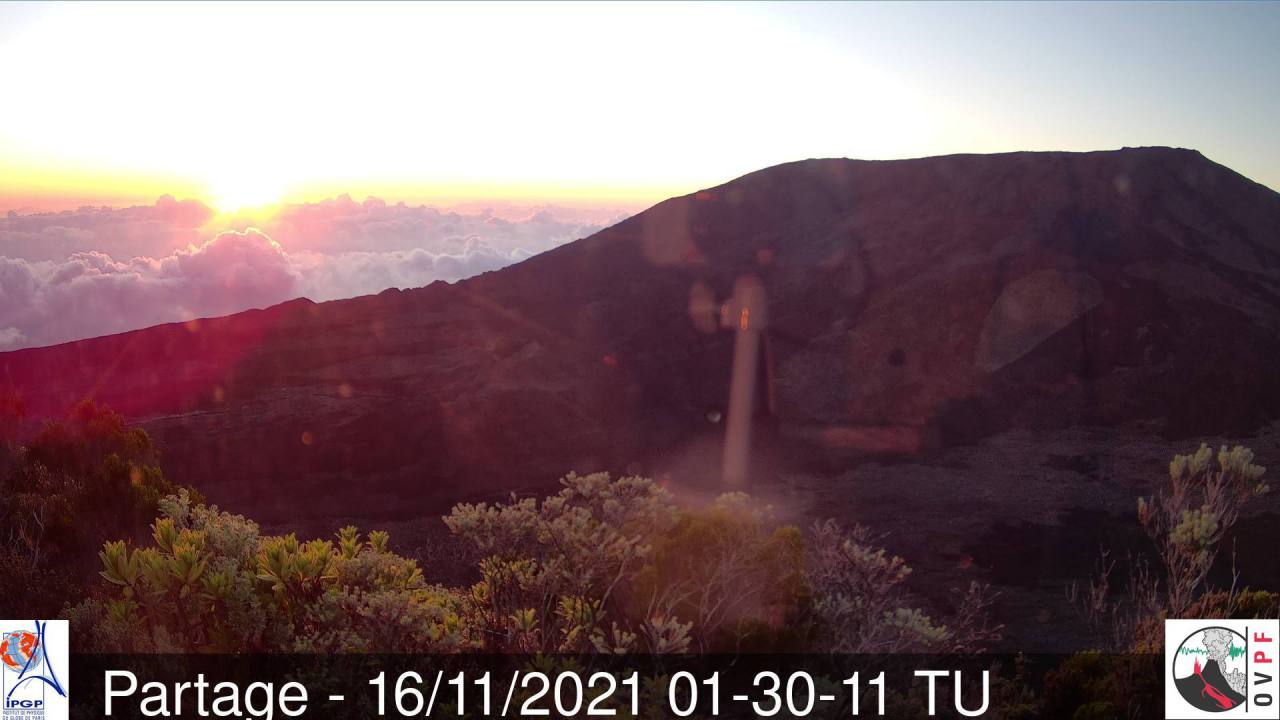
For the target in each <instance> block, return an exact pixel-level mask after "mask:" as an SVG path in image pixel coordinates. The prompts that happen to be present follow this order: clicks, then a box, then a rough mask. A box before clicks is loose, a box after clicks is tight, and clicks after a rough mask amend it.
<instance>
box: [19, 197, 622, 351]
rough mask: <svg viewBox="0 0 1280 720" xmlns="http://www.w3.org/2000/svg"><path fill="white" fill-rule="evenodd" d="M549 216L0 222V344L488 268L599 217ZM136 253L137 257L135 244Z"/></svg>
mask: <svg viewBox="0 0 1280 720" xmlns="http://www.w3.org/2000/svg"><path fill="white" fill-rule="evenodd" d="M557 218H558V214H557V213H556V212H555V211H548V210H541V211H536V212H531V213H530V214H529V215H527V217H525V218H524V219H520V220H512V219H504V218H500V217H497V216H496V215H494V214H493V213H491V212H487V211H482V212H477V213H458V212H449V211H441V210H437V209H434V208H429V207H410V206H405V205H403V204H401V205H387V204H386V203H383V202H381V201H379V200H376V199H370V200H367V201H365V202H364V203H356V202H354V201H352V200H351V199H350V198H347V197H345V196H344V197H341V198H338V199H336V200H328V201H325V202H323V203H313V204H307V205H296V206H290V207H288V208H285V209H284V210H282V211H281V212H280V213H279V214H278V215H277V216H275V217H274V218H271V219H269V220H268V221H266V222H264V223H262V226H261V229H257V228H244V229H243V230H224V231H222V232H217V233H216V234H215V233H214V232H213V230H212V229H211V228H210V227H209V225H208V223H209V221H210V213H209V212H208V210H207V209H205V208H204V206H202V205H200V204H199V203H192V202H186V201H184V202H175V201H174V200H173V199H172V198H162V199H161V200H160V201H159V202H158V203H157V204H156V205H154V206H145V207H136V208H126V209H119V210H111V209H106V208H82V209H80V210H77V211H73V212H66V213H53V214H41V215H12V214H11V215H10V216H9V217H6V218H0V350H12V349H17V348H21V347H30V346H38V345H49V344H54V343H59V342H65V341H69V340H75V339H79V338H84V337H91V336H96V335H106V334H111V333H117V332H122V331H126V330H131V329H136V328H140V327H147V326H150V325H155V324H159V323H164V322H174V321H180V320H188V319H191V318H194V317H208V316H216V315H225V314H228V313H233V312H238V311H240V310H245V309H248V308H253V307H263V306H267V305H272V304H275V303H279V302H283V301H285V300H288V299H291V298H294V297H298V296H306V297H310V298H311V299H313V300H316V301H324V300H333V299H338V298H345V297H353V296H357V295H363V294H369V293H376V292H380V291H382V290H385V289H386V288H389V287H400V288H407V287H419V286H422V285H427V284H429V283H431V282H433V281H435V280H446V281H455V280H459V279H462V278H466V277H470V276H472V275H476V274H479V273H482V272H486V271H489V270H496V269H498V268H501V267H503V266H506V265H509V264H511V263H513V262H518V261H520V260H523V259H525V258H527V257H529V256H531V255H533V254H536V253H538V252H542V251H544V250H547V249H550V248H552V247H555V246H556V245H559V244H561V243H564V242H568V241H570V240H573V239H576V238H578V237H583V236H586V235H589V234H591V233H592V232H594V231H596V230H597V229H599V227H600V226H599V225H596V224H592V223H588V222H583V221H580V220H570V221H562V220H559V219H557ZM139 250H141V251H143V252H135V251H139Z"/></svg>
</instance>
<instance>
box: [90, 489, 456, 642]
mask: <svg viewBox="0 0 1280 720" xmlns="http://www.w3.org/2000/svg"><path fill="white" fill-rule="evenodd" d="M161 505H162V511H163V517H161V518H159V519H157V520H156V522H155V523H154V524H153V525H152V540H153V545H151V546H150V547H146V548H142V549H130V548H129V547H128V546H127V544H126V543H124V542H123V541H116V542H111V543H107V544H106V546H105V547H104V548H103V550H102V553H101V554H100V555H99V557H100V559H101V561H102V566H103V570H102V573H101V575H102V577H103V579H105V580H106V581H107V582H108V583H109V584H110V585H111V588H112V592H110V593H109V594H108V595H107V597H105V598H102V599H95V600H91V601H88V602H86V603H83V604H81V605H80V606H79V607H77V608H76V609H75V610H74V611H73V619H74V620H76V621H77V623H78V624H81V625H82V626H92V627H93V628H94V629H93V632H92V633H91V635H90V637H89V638H88V642H87V643H86V644H87V645H88V646H89V647H87V648H85V649H88V650H98V651H124V652H452V651H457V650H461V649H465V648H468V647H474V646H475V641H474V639H473V638H472V637H471V636H470V635H469V634H468V625H467V623H466V622H464V621H463V618H462V616H461V613H462V611H463V608H464V606H465V598H464V597H462V596H461V595H460V594H458V593H456V592H453V591H450V590H447V589H444V588H440V587H437V586H431V585H428V584H427V583H426V582H424V581H423V578H422V572H421V571H420V570H419V568H418V566H417V563H416V562H414V561H413V560H409V559H405V558H402V557H400V556H398V555H395V554H394V553H392V552H391V551H390V550H389V549H388V543H389V538H388V536H387V534H386V533H382V532H373V533H370V534H369V536H368V537H367V538H365V537H362V536H361V535H360V533H359V531H358V530H357V529H356V528H354V527H347V528H344V529H343V530H341V531H340V532H339V533H338V534H337V536H336V538H335V540H334V541H331V540H312V541H309V542H300V541H299V540H298V539H297V537H295V536H294V535H286V536H282V537H265V536H262V535H261V534H260V533H259V531H258V526H257V525H256V524H255V523H253V522H252V521H250V520H247V519H245V518H243V517H241V516H239V515H231V514H229V513H224V512H220V511H219V510H218V509H217V508H216V507H205V506H203V505H195V504H193V503H192V500H191V497H190V495H189V494H188V493H186V492H185V491H184V492H181V493H180V494H179V495H178V496H176V497H171V498H168V499H166V500H165V501H164V502H162V504H161Z"/></svg>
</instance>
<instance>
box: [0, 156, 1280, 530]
mask: <svg viewBox="0 0 1280 720" xmlns="http://www.w3.org/2000/svg"><path fill="white" fill-rule="evenodd" d="M744 276H754V277H757V278H759V279H760V281H761V282H762V283H763V285H764V288H765V292H766V293H767V294H768V301H769V325H768V327H767V329H766V330H765V343H764V362H763V363H762V364H761V367H762V368H763V369H762V371H761V373H760V377H759V388H760V389H759V397H760V400H761V402H759V403H757V407H758V408H759V411H758V415H759V418H758V420H759V422H758V432H757V433H756V435H755V437H756V445H757V447H758V448H759V451H760V454H761V462H760V464H759V465H758V466H757V467H758V469H759V470H760V472H766V471H767V472H771V473H777V472H787V471H790V470H795V469H799V468H804V469H806V470H807V471H811V470H814V469H817V470H820V471H822V472H831V473H840V472H844V471H845V470H846V469H847V468H848V467H851V466H852V465H853V464H856V463H858V462H860V461H863V460H865V459H867V458H868V457H871V458H876V459H880V460H883V459H884V458H885V457H895V456H902V455H911V456H921V455H927V454H928V453H931V452H941V451H945V450H946V449H947V448H952V447H959V446H964V445H968V444H972V443H975V442H978V441H981V440H982V439H983V438H987V437H990V436H992V435H993V434H995V433H999V432H1004V431H1007V430H1011V429H1027V430H1037V431H1039V430H1050V431H1051V430H1054V429H1063V428H1072V427H1122V426H1123V427H1141V428H1143V429H1144V432H1147V433H1148V434H1154V435H1159V436H1163V437H1167V438H1191V437H1198V436H1201V435H1230V434H1239V433H1244V432H1249V431H1251V430H1252V429H1254V428H1257V427H1260V426H1261V425H1263V424H1264V423H1266V422H1267V421H1268V420H1270V419H1274V418H1276V417H1277V416H1280V373H1276V372H1275V363H1276V358H1277V357H1280V195H1277V194H1276V193H1275V192H1273V191H1271V190H1268V189H1266V188H1264V187H1262V186H1260V185H1258V184H1256V183H1253V182H1251V181H1249V180H1248V179H1246V178H1244V177H1242V176H1240V175H1238V174H1236V173H1234V172H1232V171H1231V170H1229V169H1227V168H1224V167H1222V166H1220V165H1217V164H1214V163H1213V162H1210V161H1209V160H1207V159H1205V158H1204V157H1202V156H1201V155H1199V154H1198V153H1196V152H1193V151H1187V150H1172V149H1163V148H1145V149H1126V150H1121V151H1115V152H1098V153H1080V154H1077V153H1013V154H1005V155H987V156H978V155H966V156H949V157H937V158H927V159H920V160H902V161H886V162H864V161H854V160H808V161H803V162H796V163H790V164H786V165H780V166H777V167H773V168H769V169H766V170H761V171H759V172H756V173H752V174H750V175H747V176H744V177H742V178H739V179H737V180H734V181H732V182H730V183H727V184H725V185H722V186H720V187H716V188H712V189H708V190H704V191H700V192H698V193H695V194H692V195H688V196H684V197H678V198H673V199H670V200H667V201H665V202H662V203H660V204H658V205H656V206H654V207H653V208H651V209H649V210H647V211H645V212H643V213H641V214H639V215H637V216H635V217H632V218H630V219H628V220H626V221H624V222H622V223H619V224H618V225H615V226H613V227H611V228H609V229H607V230H604V231H602V232H600V233H597V234H596V235H593V236H591V237H588V238H585V239H582V240H579V241H577V242H575V243H571V244H569V245H566V246H563V247H560V248H558V249H556V250H552V251H550V252H547V253H544V254H542V255H539V256H537V257H534V258H531V259H530V260H528V261H525V262H523V263H521V264H519V265H516V266H513V267H510V268H507V269H505V270H501V271H498V272H493V273H487V274H485V275H483V276H480V277H477V278H473V279H471V280H467V281H464V282H460V283H458V284H456V285H445V284H442V283H438V284H434V285H431V286H429V287H426V288H421V289H417V290H410V291H403V292H401V291H388V292H384V293H381V294H379V295H376V296H369V297H362V298H356V299H353V300H345V301H338V302H330V303H323V304H315V303H311V302H310V301H307V300H298V301H293V302H290V303H285V304H283V305H280V306H276V307H273V308H268V309H266V310H260V311H251V312H247V313H241V314H238V315H233V316H229V317H225V318H217V319H211V320H200V321H192V322H189V323H185V324H176V325H167V326H160V327H155V328H150V329H147V330H141V331H137V332H132V333H126V334H123V335H116V336H111V337H105V338H97V339H93V340H84V341H80V342H75V343H69V344H66V345H60V346H56V347H50V348H40V349H32V350H23V351H18V352H13V353H5V354H0V385H6V384H7V385H9V386H11V387H12V388H14V389H16V391H17V392H19V393H21V394H22V395H23V397H24V399H25V402H26V405H27V407H28V410H29V411H30V412H31V414H32V415H34V416H37V417H39V416H56V415H58V414H60V413H63V412H65V411H66V409H67V408H68V407H69V406H71V405H72V404H74V403H75V402H77V401H79V400H81V399H83V398H87V397H93V398H96V399H97V400H99V401H100V402H104V403H106V404H108V405H110V406H112V407H113V408H116V409H118V410H120V411H122V412H124V413H125V414H126V415H128V416H131V417H133V418H135V419H138V420H141V421H142V422H143V423H144V424H145V426H146V427H147V428H148V429H149V430H151V431H152V432H153V433H154V434H155V435H156V437H157V438H158V440H159V442H160V444H161V447H162V448H163V452H164V454H165V464H166V469H167V471H168V472H169V473H170V474H171V475H172V476H173V477H174V478H175V479H179V480H181V481H183V482H191V483H194V484H196V485H197V486H200V487H202V488H203V489H205V490H206V491H207V493H208V494H209V495H210V497H211V498H213V499H214V500H216V501H219V502H221V503H223V504H225V505H229V506H231V507H232V508H234V509H236V510H239V511H243V512H248V513H251V514H254V515H257V516H259V517H263V518H264V519H267V520H271V519H275V520H278V521H288V522H298V523H305V522H307V521H308V520H309V519H319V518H333V517H338V516H359V517H366V518H369V517H385V518H394V517H406V516H411V515H413V514H416V513H421V512H423V511H425V510H435V509H438V508H440V507H442V506H447V504H449V503H450V502H452V501H454V500H456V499H458V498H459V497H464V496H465V497H476V496H482V495H484V494H486V493H505V492H506V491H508V490H512V489H523V488H528V487H533V486H545V485H546V484H547V483H548V482H554V480H555V478H557V477H558V476H559V475H561V474H562V473H563V472H565V471H567V470H570V469H582V470H589V469H599V468H608V469H613V470H615V471H626V470H631V471H639V472H646V473H654V474H661V473H663V472H669V473H672V474H673V475H676V476H679V475H682V474H684V475H693V474H700V473H701V474H705V473H714V472H715V471H716V466H715V461H716V460H718V456H714V457H713V453H711V451H709V450H706V451H704V450H703V449H705V448H713V447H715V444H716V442H718V438H719V435H720V433H722V432H723V424H722V423H721V422H720V418H722V417H723V412H724V403H725V400H726V396H727V391H728V380H729V378H728V373H729V367H730V364H731V360H732V352H733V334H732V332H733V331H732V330H731V329H725V328H724V327H723V323H721V322H719V321H718V318H716V317H715V315H716V313H717V312H718V311H719V306H720V304H721V303H722V302H724V301H725V300H726V299H727V298H728V297H729V294H730V293H731V291H732V288H733V286H734V283H735V282H736V281H738V279H739V278H742V277H744ZM700 448H703V449H700Z"/></svg>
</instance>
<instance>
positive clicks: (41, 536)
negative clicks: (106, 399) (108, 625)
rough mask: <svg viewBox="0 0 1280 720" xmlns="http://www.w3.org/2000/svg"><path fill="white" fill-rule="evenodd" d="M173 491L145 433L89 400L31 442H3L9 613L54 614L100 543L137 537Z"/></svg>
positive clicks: (2, 541)
mask: <svg viewBox="0 0 1280 720" xmlns="http://www.w3.org/2000/svg"><path fill="white" fill-rule="evenodd" d="M175 491H176V488H175V487H174V486H173V484H172V483H170V482H169V481H168V480H166V479H165V477H164V474H163V473H162V472H161V471H160V468H159V466H158V458H157V453H156V450H155V447H154V446H153V445H152V443H151V438H150V437H148V435H147V433H146V432H145V431H143V430H140V429H137V428H129V427H127V426H126V425H125V423H124V419H123V418H121V417H120V416H119V415H117V414H116V413H113V412H111V411H110V410H106V409H104V408H100V407H98V406H97V405H95V404H93V403H92V402H86V403H82V404H81V405H80V406H78V407H77V408H76V410H75V412H74V413H73V414H72V416H71V418H70V419H69V420H67V421H66V422H53V423H48V424H47V425H45V426H44V428H43V429H42V430H41V431H40V432H38V433H37V434H36V435H35V436H34V437H32V438H31V439H30V440H29V441H28V442H27V443H26V444H25V445H19V444H13V443H11V442H4V443H2V444H0V528H3V535H0V569H3V571H4V572H5V577H6V578H7V580H8V582H10V583H16V584H17V586H18V587H28V588H40V592H38V593H19V594H15V597H14V598H13V601H14V602H15V603H17V604H16V606H15V607H12V608H11V611H12V614H15V615H30V616H34V617H50V616H52V615H55V614H57V612H58V611H59V610H60V609H61V607H62V605H63V603H64V602H66V601H67V600H69V599H70V598H72V597H74V596H75V594H76V591H77V587H79V586H83V585H84V584H86V581H87V578H88V577H89V576H90V575H91V572H92V567H91V561H92V557H93V548H94V547H96V546H97V545H98V544H100V543H101V542H102V541H103V540H104V539H106V538H109V537H112V536H120V535H125V536H133V535H135V534H136V533H137V532H138V531H139V530H140V529H141V528H145V527H146V523H147V522H149V521H150V519H151V518H152V517H154V516H155V513H156V509H157V506H158V502H159V500H160V498H162V497H164V496H166V495H169V494H172V493H174V492H175Z"/></svg>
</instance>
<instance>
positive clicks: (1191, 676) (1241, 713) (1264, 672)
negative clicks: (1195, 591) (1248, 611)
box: [1164, 620, 1280, 720]
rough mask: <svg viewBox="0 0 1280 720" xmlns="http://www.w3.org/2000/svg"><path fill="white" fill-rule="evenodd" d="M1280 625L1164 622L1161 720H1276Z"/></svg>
mask: <svg viewBox="0 0 1280 720" xmlns="http://www.w3.org/2000/svg"><path fill="white" fill-rule="evenodd" d="M1278 634H1280V621H1276V620H1166V621H1165V624H1164V641H1165V665H1164V667H1165V692H1164V696H1165V717H1166V718H1168V719H1169V720H1196V719H1197V718H1268V720H1277V719H1278V718H1280V697H1277V690H1276V688H1277V682H1276V675H1277V668H1278V667H1280V662H1278V661H1277V657H1278V656H1280V651H1278V650H1277V647H1280V642H1278V641H1277V635H1278Z"/></svg>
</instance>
